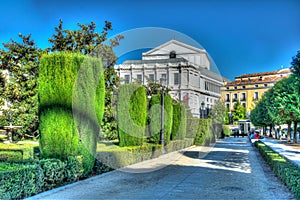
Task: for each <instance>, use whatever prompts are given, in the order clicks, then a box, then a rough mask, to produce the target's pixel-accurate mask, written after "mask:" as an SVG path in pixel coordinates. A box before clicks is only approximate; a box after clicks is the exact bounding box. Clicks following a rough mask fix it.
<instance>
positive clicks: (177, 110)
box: [171, 103, 186, 140]
mask: <svg viewBox="0 0 300 200" xmlns="http://www.w3.org/2000/svg"><path fill="white" fill-rule="evenodd" d="M185 136H186V110H185V104H180V103H173V122H172V133H171V140H182V139H184V138H185Z"/></svg>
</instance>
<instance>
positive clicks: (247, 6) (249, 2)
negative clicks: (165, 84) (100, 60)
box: [0, 0, 300, 80]
mask: <svg viewBox="0 0 300 200" xmlns="http://www.w3.org/2000/svg"><path fill="white" fill-rule="evenodd" d="M0 5H1V11H0V25H1V26H0V42H8V41H9V39H10V38H13V39H17V38H18V33H23V34H29V33H31V34H32V38H33V39H34V40H35V41H36V43H37V45H38V46H39V47H42V48H45V47H48V46H49V44H48V38H49V37H51V35H52V34H53V33H54V27H55V26H57V25H58V22H59V19H63V21H64V27H65V28H68V29H75V28H77V26H76V24H77V23H78V22H80V23H88V22H91V21H94V22H96V24H97V27H98V31H101V28H102V26H103V25H104V21H105V20H108V21H111V22H112V24H113V28H114V30H113V31H112V32H111V33H110V36H112V35H115V34H118V33H121V32H124V31H127V30H130V29H135V28H142V27H160V28H167V29H171V30H174V31H177V32H180V33H182V34H185V35H187V36H189V37H190V38H192V39H193V40H195V41H197V42H198V43H199V44H200V45H202V46H203V47H204V48H205V49H206V50H207V52H208V53H209V54H210V56H211V57H212V59H213V60H214V62H215V63H216V65H217V67H218V69H219V71H220V72H221V74H222V75H223V76H225V77H228V78H230V79H232V80H233V79H234V77H235V76H239V75H241V74H245V73H255V72H262V71H271V70H277V69H280V67H281V66H284V67H290V62H291V58H292V57H293V56H294V55H296V52H297V50H300V20H299V19H300V12H299V8H300V1H299V0H272V1H269V0H266V1H259V0H198V1H196V0H185V1H176V0H172V1H169V0H167V1H157V0H152V1H143V0H140V1H135V0H132V1H128V2H127V1H114V0H107V1H102V0H100V1H89V0H85V1H77V0H66V1H64V0H60V1H57V0H52V1H47V0H45V1H43V0H19V1H18V0H11V1H4V0H0ZM125 40H126V38H125ZM132 55H134V54H132ZM134 58H135V57H133V58H131V59H134Z"/></svg>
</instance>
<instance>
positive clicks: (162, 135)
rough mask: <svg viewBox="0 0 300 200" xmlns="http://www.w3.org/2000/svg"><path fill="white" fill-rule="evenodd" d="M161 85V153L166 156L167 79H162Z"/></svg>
mask: <svg viewBox="0 0 300 200" xmlns="http://www.w3.org/2000/svg"><path fill="white" fill-rule="evenodd" d="M160 84H161V88H162V89H161V101H160V104H161V129H160V144H161V151H162V154H165V91H164V87H165V85H166V79H165V78H161V79H160Z"/></svg>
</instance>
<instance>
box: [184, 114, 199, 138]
mask: <svg viewBox="0 0 300 200" xmlns="http://www.w3.org/2000/svg"><path fill="white" fill-rule="evenodd" d="M198 128H199V118H196V117H193V115H192V113H191V111H190V110H189V109H186V138H195V137H196V133H197V131H198Z"/></svg>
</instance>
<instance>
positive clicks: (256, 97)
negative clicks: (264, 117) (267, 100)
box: [254, 92, 258, 100]
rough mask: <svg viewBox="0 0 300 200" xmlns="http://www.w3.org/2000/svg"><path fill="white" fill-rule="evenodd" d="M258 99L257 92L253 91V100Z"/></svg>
mask: <svg viewBox="0 0 300 200" xmlns="http://www.w3.org/2000/svg"><path fill="white" fill-rule="evenodd" d="M257 99H258V92H254V100H257Z"/></svg>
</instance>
